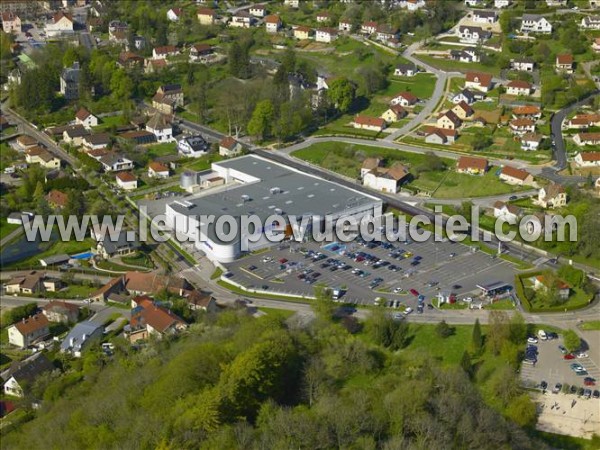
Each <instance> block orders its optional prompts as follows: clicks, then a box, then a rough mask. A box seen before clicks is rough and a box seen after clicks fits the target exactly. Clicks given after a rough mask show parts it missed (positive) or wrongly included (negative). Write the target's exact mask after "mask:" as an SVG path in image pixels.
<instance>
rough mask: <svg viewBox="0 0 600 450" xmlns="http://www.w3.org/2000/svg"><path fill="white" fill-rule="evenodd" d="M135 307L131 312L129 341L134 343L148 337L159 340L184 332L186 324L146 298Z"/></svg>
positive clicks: (138, 301)
mask: <svg viewBox="0 0 600 450" xmlns="http://www.w3.org/2000/svg"><path fill="white" fill-rule="evenodd" d="M136 304H137V306H136V307H135V308H134V309H133V310H132V312H131V321H130V331H129V340H130V341H131V342H136V341H138V340H146V339H148V338H149V337H151V336H152V337H155V338H157V339H160V338H161V337H163V336H166V335H174V334H177V333H180V332H181V331H184V330H185V329H186V328H187V324H186V323H185V322H184V321H183V319H181V318H180V317H179V316H177V315H176V314H174V313H172V312H171V311H170V310H168V309H165V308H163V307H162V306H159V305H157V304H156V303H154V302H153V301H152V299H150V298H149V297H146V298H144V299H141V300H140V299H138V300H137V302H136Z"/></svg>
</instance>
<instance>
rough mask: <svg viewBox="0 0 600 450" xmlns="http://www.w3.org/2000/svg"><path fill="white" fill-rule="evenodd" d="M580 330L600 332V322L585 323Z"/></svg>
mask: <svg viewBox="0 0 600 450" xmlns="http://www.w3.org/2000/svg"><path fill="white" fill-rule="evenodd" d="M579 328H581V329H582V330H586V331H600V320H590V321H589V322H583V323H582V324H581V325H580V326H579Z"/></svg>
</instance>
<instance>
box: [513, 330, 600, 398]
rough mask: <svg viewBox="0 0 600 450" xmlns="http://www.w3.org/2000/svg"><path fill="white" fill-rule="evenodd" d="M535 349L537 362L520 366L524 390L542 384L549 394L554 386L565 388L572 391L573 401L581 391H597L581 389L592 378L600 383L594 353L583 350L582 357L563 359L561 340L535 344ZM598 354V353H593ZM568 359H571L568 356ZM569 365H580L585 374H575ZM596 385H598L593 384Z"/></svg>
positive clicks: (599, 369) (599, 371)
mask: <svg viewBox="0 0 600 450" xmlns="http://www.w3.org/2000/svg"><path fill="white" fill-rule="evenodd" d="M535 345H536V346H537V349H538V356H537V362H536V363H535V365H533V364H528V363H525V362H524V363H523V364H522V366H521V378H522V380H523V384H524V385H526V386H531V387H533V386H539V385H540V383H541V382H542V381H545V382H546V383H547V384H548V390H550V391H551V390H552V389H553V388H554V387H555V386H556V384H557V383H560V384H562V385H568V386H569V388H570V389H572V387H575V389H576V391H575V392H573V395H574V398H576V396H577V395H578V394H581V392H580V391H581V389H584V388H589V389H590V390H591V391H592V392H593V391H594V390H597V389H600V388H599V387H598V385H595V386H584V379H585V378H587V377H591V378H593V379H595V380H600V367H599V366H598V364H597V361H594V359H592V358H594V353H593V351H594V350H593V349H586V350H585V351H583V352H582V353H583V354H584V355H586V356H584V357H581V358H580V357H577V356H576V355H573V356H574V357H573V358H572V359H565V355H564V353H563V352H561V350H560V348H559V345H562V338H561V337H560V336H559V338H558V339H552V340H546V341H542V340H538V342H537V344H535ZM596 353H597V350H596ZM567 358H571V356H568V357H567ZM572 364H579V365H581V366H583V367H584V369H585V372H587V373H580V374H577V373H576V372H575V371H574V370H573V369H572V368H571V365H572ZM596 383H597V381H596Z"/></svg>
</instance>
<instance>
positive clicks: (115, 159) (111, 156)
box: [99, 152, 133, 172]
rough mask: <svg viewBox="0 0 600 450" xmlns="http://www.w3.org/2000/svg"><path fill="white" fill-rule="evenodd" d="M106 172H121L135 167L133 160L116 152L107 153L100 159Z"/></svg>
mask: <svg viewBox="0 0 600 450" xmlns="http://www.w3.org/2000/svg"><path fill="white" fill-rule="evenodd" d="M99 161H100V163H101V164H102V168H103V169H104V171H105V172H119V171H121V170H131V169H133V161H131V160H130V159H127V158H125V157H124V156H123V155H119V154H117V153H114V152H110V153H107V154H106V155H104V156H103V157H102V158H100V159H99Z"/></svg>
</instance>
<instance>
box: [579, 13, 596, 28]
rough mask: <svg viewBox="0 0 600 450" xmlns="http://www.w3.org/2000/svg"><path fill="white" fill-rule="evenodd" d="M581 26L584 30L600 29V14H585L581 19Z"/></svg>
mask: <svg viewBox="0 0 600 450" xmlns="http://www.w3.org/2000/svg"><path fill="white" fill-rule="evenodd" d="M581 28H583V29H584V30H600V16H585V17H584V18H583V19H581Z"/></svg>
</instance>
